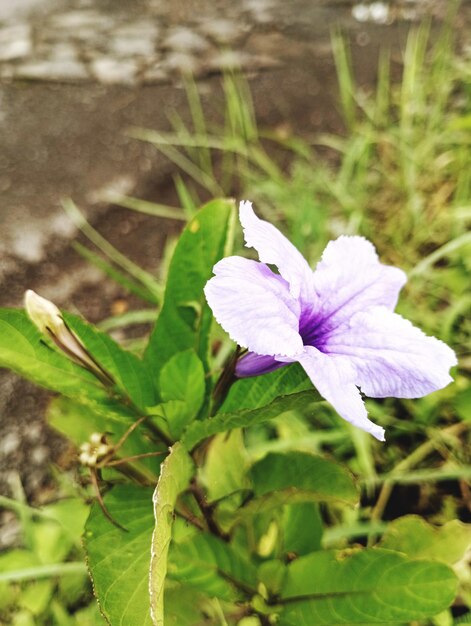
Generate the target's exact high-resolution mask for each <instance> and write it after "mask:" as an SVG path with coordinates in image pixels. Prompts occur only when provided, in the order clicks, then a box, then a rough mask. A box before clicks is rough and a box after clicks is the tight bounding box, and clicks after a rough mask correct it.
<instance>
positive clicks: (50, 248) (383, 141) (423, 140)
mask: <svg viewBox="0 0 471 626" xmlns="http://www.w3.org/2000/svg"><path fill="white" fill-rule="evenodd" d="M470 20H471V2H470V1H469V0H463V1H462V2H461V3H457V2H450V0H418V1H414V0H397V1H394V0H391V1H389V2H388V1H384V2H367V1H364V2H353V1H349V0H291V1H289V2H285V1H283V0H238V1H236V2H231V1H229V0H220V1H215V0H172V1H165V0H0V136H1V142H0V144H1V145H0V219H1V226H0V229H1V230H0V285H1V289H0V305H1V306H22V297H23V293H24V291H25V289H27V288H32V289H34V290H35V291H37V292H38V293H40V294H41V295H43V296H44V297H46V298H48V299H51V300H53V301H54V302H55V303H56V304H57V305H58V306H60V307H63V308H67V309H69V310H72V311H75V312H80V313H81V314H82V315H83V316H85V317H86V318H87V319H89V320H90V321H93V322H103V320H105V321H104V323H103V326H102V327H103V328H105V329H107V330H110V331H111V332H113V334H114V336H115V337H116V338H118V339H120V340H124V341H128V342H132V341H133V340H136V341H137V343H136V344H135V347H136V348H137V349H138V341H139V338H140V337H142V335H143V333H144V332H145V331H146V329H147V328H148V327H147V326H145V323H146V322H148V321H149V319H150V318H149V316H148V315H147V316H146V313H145V310H146V307H149V308H150V309H151V310H153V309H154V308H155V307H156V306H158V303H159V296H158V287H156V288H155V290H154V289H153V287H152V284H151V283H150V282H149V276H150V275H152V276H157V277H159V276H161V275H162V274H163V273H164V271H165V260H166V256H167V254H168V251H169V249H170V248H171V242H172V240H173V238H174V237H175V235H176V234H177V233H178V232H179V230H180V229H181V228H182V225H183V224H184V221H185V219H186V218H187V217H188V215H190V214H191V212H192V211H193V210H194V209H195V207H196V206H198V204H200V203H202V202H203V201H205V200H207V199H209V198H210V197H212V196H217V195H234V196H237V197H239V194H245V195H246V196H247V197H249V198H250V199H253V200H255V201H257V202H258V205H257V206H258V207H259V209H260V212H261V213H263V214H264V215H265V216H267V217H269V218H270V219H273V220H281V222H283V223H284V224H285V227H286V229H287V232H289V233H290V236H292V238H293V240H294V241H295V243H296V244H297V245H298V246H299V247H300V248H301V249H303V251H304V252H305V253H306V254H307V256H308V257H309V258H310V259H311V260H312V261H313V262H314V261H315V260H316V259H317V258H318V256H319V254H320V252H321V251H322V248H323V246H324V245H325V242H326V241H327V240H328V239H329V238H331V237H333V236H336V235H338V234H339V233H340V232H347V233H354V232H360V233H362V234H365V235H367V236H369V237H370V238H371V239H372V240H373V241H374V242H375V244H376V245H377V247H378V249H379V251H380V253H381V256H382V258H384V259H385V260H386V261H387V262H392V263H395V264H397V265H399V266H401V267H403V268H404V269H406V270H407V271H409V273H410V274H411V275H415V276H416V277H418V278H417V280H416V281H415V283H414V284H415V287H414V286H412V287H411V288H410V292H409V302H410V304H409V305H408V306H409V309H410V310H406V309H405V308H404V309H403V310H404V312H405V313H410V312H411V311H412V314H410V315H409V316H410V317H411V318H412V319H414V321H416V322H417V323H420V324H421V325H422V326H425V328H426V330H427V331H428V332H434V333H435V334H437V335H438V336H440V337H441V338H442V339H444V340H448V341H449V342H450V343H451V344H452V345H453V347H455V349H457V350H458V352H459V353H460V357H462V363H463V367H464V370H466V369H468V370H469V365H470V364H469V352H468V351H467V348H466V345H465V340H464V337H465V335H466V331H467V330H468V328H466V327H465V322H464V321H463V318H464V315H465V311H466V309H467V308H469V304H470V301H469V294H468V296H466V297H465V296H463V294H464V292H465V290H466V287H467V285H469V273H467V272H468V270H469V255H468V261H466V255H465V248H463V245H465V244H466V245H467V246H468V248H467V250H468V252H469V238H467V237H469V236H468V235H466V223H467V221H469V217H470V194H469V184H470V176H469V173H468V172H469V131H470V128H471V122H470V115H471V111H470V108H469V95H470V82H469V81H470V75H471V61H470V58H471V57H470V55H471V49H470V39H469V34H470V24H471V21H470ZM249 194H250V195H249ZM68 198H71V199H72V200H73V202H74V203H75V205H74V204H72V203H70V202H68V201H67V199H68ZM64 200H65V205H64ZM77 207H79V208H80V210H79V209H77ZM172 207H173V208H172ZM90 242H91V243H90ZM109 244H111V246H112V247H109ZM446 246H448V248H447V247H446ZM444 247H445V251H443V248H444ZM118 251H119V252H120V253H122V254H123V255H124V257H121V256H120V255H119V252H118ZM437 251H438V252H437ZM454 251H458V252H457V254H458V255H459V257H458V259H457V258H456V257H453V256H452V258H451V261H450V258H449V256H448V255H449V254H451V255H453V254H455V252H454ZM434 254H435V257H433V255H434ZM424 259H425V261H423V260H424ZM420 263H422V265H420ZM424 263H425V264H424ZM134 264H135V265H134ZM436 267H438V269H439V270H440V269H441V270H443V272H444V273H443V274H430V273H428V272H429V270H430V271H431V269H433V270H434V271H435V269H434V268H436ZM113 271H114V272H115V274H114V275H113ZM111 275H113V276H111ZM126 280H128V282H127V283H126ZM414 290H415V291H414ZM453 290H454V291H453ZM424 291H427V293H428V294H429V296H427V299H424V296H423V294H424ZM404 306H406V305H404ZM135 310H137V311H138V313H137V314H135V315H134V317H133V316H132V314H131V313H130V312H132V311H135ZM433 311H441V313H440V315H441V317H440V316H439V317H437V316H436V315H434V314H433ZM126 315H128V317H127V318H126ZM427 316H430V319H429V318H428V317H427ZM120 319H121V320H124V321H123V322H122V324H121V323H120V322H119V320H120ZM113 320H115V321H113ZM116 320H118V321H116ZM437 320H438V321H437ZM445 335H446V336H445ZM130 345H131V344H130ZM458 389H459V391H460V393H461V392H462V395H459V394H458V396H459V402H458V409H459V411H461V412H462V413H463V415H465V418H466V419H469V405H470V402H471V399H470V397H469V392H468V391H466V387H465V384H464V382H463V383H462V384H461V386H458ZM455 392H456V390H455ZM445 394H446V392H445ZM444 398H445V400H444V401H447V402H448V400H449V398H448V397H447V396H446V395H445V396H444ZM47 400H48V394H47V393H46V392H42V391H41V390H38V389H36V388H34V387H33V386H32V385H30V384H29V383H27V382H25V381H23V380H20V379H19V378H18V377H16V376H14V375H13V374H10V373H6V372H1V376H0V493H1V494H4V496H7V497H11V498H13V499H16V500H19V501H21V500H22V501H25V502H26V501H28V502H30V503H33V504H36V505H37V504H42V503H44V502H48V501H49V500H50V499H51V498H52V497H53V496H54V494H55V493H56V490H57V476H56V477H55V478H54V477H53V476H52V475H51V471H52V472H56V474H57V471H58V470H57V468H59V473H61V472H62V471H65V470H68V469H70V468H72V471H73V467H74V463H75V461H74V459H75V456H74V455H75V453H74V450H73V449H71V448H69V445H68V444H67V443H65V441H64V440H63V439H62V438H61V437H60V436H59V435H58V434H56V433H55V432H53V431H52V430H50V429H49V428H48V427H47V426H46V425H45V422H44V418H43V414H44V412H45V409H46V405H47ZM416 406H417V407H418V408H416V409H415V410H416V412H417V415H416V419H417V420H418V422H419V423H420V421H421V420H422V421H427V420H431V419H432V418H431V417H430V415H431V414H433V415H434V417H433V419H437V420H443V419H444V420H445V422H446V419H447V415H448V417H449V414H448V413H446V411H445V413H443V411H442V412H440V411H438V413H437V412H436V411H435V409H433V410H432V409H431V408H430V406H429V405H427V404H426V400H424V404H422V405H419V404H417V405H416ZM434 406H435V405H434ZM447 406H448V405H447ZM458 409H457V410H458ZM421 411H422V413H421ZM434 411H435V413H434ZM396 414H397V412H396ZM444 415H445V417H443V416H444ZM460 415H461V413H460ZM450 419H451V418H450ZM409 434H410V433H409ZM405 436H406V438H407V436H408V434H407V433H406V434H405ZM411 436H412V435H411ZM51 462H53V463H54V466H53V467H55V468H56V470H51ZM363 469H365V468H363ZM367 469H368V468H366V470H367ZM370 469H371V468H370ZM366 470H365V471H366ZM463 497H464V496H463ZM468 498H469V493H468ZM0 504H1V502H0ZM460 506H462V508H463V510H464V509H466V510H468V509H469V499H468V503H467V504H466V502H464V503H463V502H462V503H461V505H460ZM467 507H468V509H467ZM21 524H22V522H21V519H19V518H18V515H17V512H15V511H13V510H11V507H10V508H9V507H5V508H4V509H1V508H0V550H1V549H4V548H8V547H11V546H14V545H16V543H18V541H19V536H20V533H21V528H22V526H21ZM43 608H44V607H43ZM28 610H29V609H28ZM41 610H43V609H41ZM56 610H57V611H59V613H58V614H60V610H61V609H60V606H59V608H58V609H56ZM30 613H31V614H34V611H30ZM39 613H40V612H39ZM39 613H38V614H39ZM24 619H25V620H26V621H24V622H15V624H17V623H18V624H20V623H21V624H26V625H28V624H30V623H35V622H34V621H33V622H28V621H27V619H29V618H24ZM48 619H49V618H48ZM50 619H52V618H50ZM54 619H56V618H54ZM57 619H59V618H57ZM64 619H65V618H64ZM84 619H85V618H84ZM87 619H88V618H87ZM37 623H43V622H40V621H39V622H37ZM44 623H56V622H48V621H46V622H44ZM58 623H61V622H60V620H59V622H58ZM62 623H66V622H65V621H64V622H62ZM72 623H73V624H75V623H79V622H71V624H72ZM80 623H82V622H80ZM83 623H84V624H85V623H92V622H85V621H84V622H83Z"/></svg>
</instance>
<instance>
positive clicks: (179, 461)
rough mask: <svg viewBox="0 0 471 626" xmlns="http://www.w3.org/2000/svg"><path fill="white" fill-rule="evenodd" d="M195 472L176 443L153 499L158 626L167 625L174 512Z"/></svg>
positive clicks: (152, 591) (154, 605) (152, 585)
mask: <svg viewBox="0 0 471 626" xmlns="http://www.w3.org/2000/svg"><path fill="white" fill-rule="evenodd" d="M193 473H194V466H193V461H192V460H191V458H190V457H189V455H188V454H187V452H186V451H185V449H184V448H183V447H182V446H181V445H180V444H179V443H177V444H175V446H173V448H172V449H171V451H170V454H169V456H168V457H167V458H166V460H165V461H164V463H163V464H162V465H161V472H160V478H159V482H158V484H157V487H156V488H155V491H154V496H153V501H154V517H155V529H154V534H153V536H152V559H151V564H150V583H149V590H150V598H151V613H152V621H153V623H154V624H155V625H156V626H163V623H164V583H165V577H166V574H167V555H168V549H169V545H170V541H171V538H172V526H173V521H174V518H173V512H174V508H175V504H176V501H177V498H178V496H179V495H180V493H182V492H183V491H184V490H185V489H186V488H187V487H188V485H189V483H190V480H191V478H192V476H193ZM136 623H140V622H136Z"/></svg>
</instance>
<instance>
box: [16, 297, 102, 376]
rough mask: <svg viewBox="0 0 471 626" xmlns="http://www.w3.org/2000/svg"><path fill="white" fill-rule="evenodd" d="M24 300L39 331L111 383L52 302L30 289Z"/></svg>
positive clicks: (73, 359)
mask: <svg viewBox="0 0 471 626" xmlns="http://www.w3.org/2000/svg"><path fill="white" fill-rule="evenodd" d="M24 302H25V309H26V312H27V313H28V315H29V317H30V319H31V321H32V322H33V324H35V326H36V327H37V328H38V329H39V330H40V331H41V333H43V334H44V335H46V336H47V337H49V338H50V339H52V341H53V342H54V343H55V344H56V346H57V347H58V348H59V349H60V350H62V352H64V353H65V354H66V355H67V356H68V357H69V358H70V359H72V361H75V363H78V364H79V365H81V366H82V367H84V368H86V369H88V370H89V371H91V372H92V373H93V374H95V376H97V378H99V379H100V380H101V381H102V382H103V383H105V384H107V385H109V384H113V379H112V377H111V376H110V375H109V374H108V373H107V372H106V371H105V370H104V369H103V368H102V367H101V366H100V365H99V364H98V363H97V362H96V361H95V359H94V358H93V357H92V355H91V354H90V353H89V352H88V350H87V349H86V347H85V346H84V345H83V343H82V342H81V341H80V339H79V338H78V337H77V335H76V334H75V333H74V332H73V331H72V330H71V329H70V328H69V327H68V326H67V324H66V323H65V321H64V318H63V317H62V314H61V312H60V310H59V309H58V308H57V307H56V305H55V304H54V303H53V302H50V301H49V300H46V298H42V297H41V296H38V294H37V293H35V292H34V291H33V290H32V289H28V290H27V291H26V293H25V298H24Z"/></svg>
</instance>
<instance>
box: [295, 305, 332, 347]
mask: <svg viewBox="0 0 471 626" xmlns="http://www.w3.org/2000/svg"><path fill="white" fill-rule="evenodd" d="M326 321H327V320H326V319H325V317H324V316H322V314H320V313H319V312H318V311H314V310H313V309H312V308H310V307H309V306H303V308H302V311H301V316H300V318H299V334H300V335H301V337H302V340H303V344H304V345H305V346H313V347H314V348H317V349H318V350H320V351H321V352H326V350H324V348H325V346H326V343H327V340H328V326H327V324H326Z"/></svg>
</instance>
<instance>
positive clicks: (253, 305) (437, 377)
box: [205, 202, 456, 441]
mask: <svg viewBox="0 0 471 626" xmlns="http://www.w3.org/2000/svg"><path fill="white" fill-rule="evenodd" d="M239 215H240V222H241V224H242V227H243V229H244V235H245V241H246V246H247V247H251V248H255V249H256V250H257V251H258V254H259V257H260V262H257V261H252V260H249V259H245V258H242V257H239V256H232V257H228V258H225V259H222V261H219V263H217V264H216V265H215V266H214V270H213V271H214V274H215V276H214V277H213V278H211V279H210V280H209V281H208V283H207V284H206V287H205V294H206V299H207V301H208V303H209V306H210V307H211V309H212V310H213V313H214V316H215V318H216V320H217V321H218V322H219V323H220V324H221V326H222V327H223V328H224V329H225V330H226V331H227V332H228V334H229V335H230V337H231V338H232V339H233V340H234V341H235V342H237V343H238V344H239V345H240V346H242V347H244V348H247V349H248V350H249V352H248V353H247V354H245V355H244V356H243V357H242V358H241V359H240V360H239V362H238V364H237V367H236V375H237V376H239V377H244V376H256V375H258V374H263V373H266V372H270V371H272V370H274V369H277V368H278V367H282V366H283V365H286V364H288V363H292V362H294V361H297V362H298V363H300V364H301V365H302V367H303V368H304V369H305V371H306V373H307V375H308V376H309V378H310V379H311V381H312V383H313V384H314V386H315V387H316V388H317V390H318V391H319V393H320V394H321V395H322V396H323V397H324V398H325V399H326V400H327V401H328V402H330V403H331V404H332V406H333V407H334V408H335V410H336V411H337V412H338V413H339V415H341V416H342V417H343V418H344V419H346V420H347V421H349V422H351V423H352V424H354V425H355V426H358V427H359V428H362V429H363V430H366V431H367V432H369V433H371V434H372V435H374V436H375V437H376V438H377V439H379V440H380V441H384V429H383V428H381V427H380V426H377V425H376V424H374V423H373V422H371V421H370V420H369V419H368V416H367V411H366V408H365V405H364V404H363V400H362V398H361V395H360V390H359V388H361V391H362V392H363V393H364V394H366V395H367V396H371V397H373V398H384V397H386V396H394V397H397V398H419V397H421V396H424V395H426V394H428V393H430V392H432V391H435V390H437V389H441V388H442V387H445V386H446V385H447V384H448V383H449V382H451V380H452V379H451V377H450V375H449V369H450V367H452V366H453V365H456V356H455V354H454V352H453V350H451V349H450V348H449V347H448V346H447V345H446V344H444V343H443V342H442V341H439V340H438V339H435V338H434V337H427V336H426V335H425V334H424V333H423V332H422V331H421V330H419V329H418V328H415V327H414V326H413V325H412V324H411V323H410V322H409V321H407V320H405V319H404V318H403V317H401V316H400V315H398V314H397V313H394V312H393V311H394V308H395V306H396V303H397V299H398V295H399V291H400V290H401V288H402V286H403V285H404V284H405V282H406V275H405V274H404V272H403V271H402V270H400V269H397V268H395V267H390V266H387V265H383V264H382V263H380V262H379V260H378V256H377V254H376V251H375V249H374V246H373V245H372V244H371V243H370V242H369V241H367V240H366V239H364V238H363V237H344V236H343V237H339V238H338V239H336V240H335V241H331V242H330V243H329V244H328V245H327V247H326V249H325V250H324V253H323V255H322V259H321V261H320V262H319V263H318V264H317V267H316V269H315V271H312V270H311V268H310V267H309V265H308V263H307V261H306V260H305V259H304V257H303V256H302V255H301V254H300V252H299V251H298V250H297V249H296V248H295V247H294V246H293V245H292V244H291V243H290V242H289V241H288V240H287V239H286V237H284V235H282V234H281V233H280V232H279V231H278V230H277V229H276V228H275V227H274V226H273V225H272V224H269V223H268V222H265V221H264V220H261V219H259V218H258V217H257V216H256V215H255V213H254V211H253V209H252V204H251V203H250V202H241V203H240V209H239ZM267 263H268V264H270V265H274V266H276V267H277V268H278V271H279V274H275V273H274V272H273V271H272V270H271V269H270V267H268V265H266V264H267Z"/></svg>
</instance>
